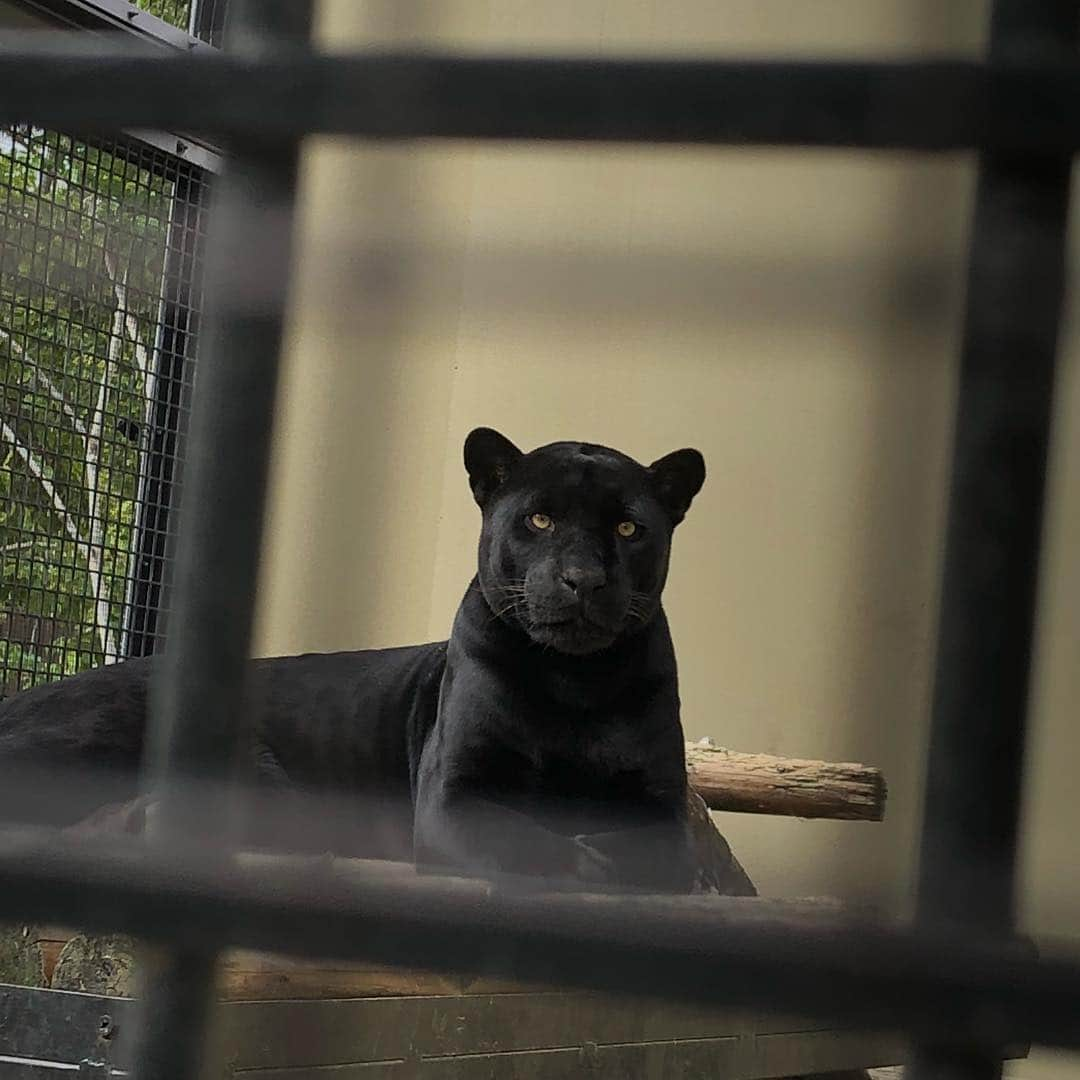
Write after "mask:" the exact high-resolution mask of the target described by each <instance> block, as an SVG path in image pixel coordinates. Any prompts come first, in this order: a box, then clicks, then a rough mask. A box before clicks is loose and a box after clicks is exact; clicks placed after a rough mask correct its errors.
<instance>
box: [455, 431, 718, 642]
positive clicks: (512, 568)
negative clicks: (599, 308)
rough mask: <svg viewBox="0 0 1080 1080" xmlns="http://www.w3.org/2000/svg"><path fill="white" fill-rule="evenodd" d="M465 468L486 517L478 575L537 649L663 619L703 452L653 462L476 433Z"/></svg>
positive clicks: (607, 636)
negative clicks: (525, 447)
mask: <svg viewBox="0 0 1080 1080" xmlns="http://www.w3.org/2000/svg"><path fill="white" fill-rule="evenodd" d="M465 468H466V470H467V472H468V474H469V484H470V486H471V487H472V491H473V496H474V497H475V499H476V502H477V504H478V505H479V506H480V509H481V511H482V514H483V525H482V527H481V532H480V550H479V575H478V576H479V582H480V588H481V591H482V592H483V595H484V599H485V600H486V601H487V604H488V606H489V607H490V608H491V610H492V613H493V615H494V616H496V617H497V618H499V619H501V620H502V621H503V622H505V623H508V624H510V625H512V626H516V627H518V628H520V629H521V630H523V631H524V632H525V633H526V634H527V635H528V636H529V638H531V639H532V641H533V642H535V643H536V644H537V645H541V646H545V647H548V648H551V649H554V650H556V651H558V652H561V653H567V654H570V655H577V656H583V655H587V654H589V653H595V652H599V651H600V650H602V649H606V648H608V647H610V646H611V645H612V644H614V643H615V642H616V641H617V640H618V639H619V638H620V637H621V636H623V635H624V634H628V633H633V632H634V631H635V630H639V629H641V628H642V627H643V626H645V625H647V624H648V623H649V621H650V620H651V619H652V618H653V617H654V616H655V615H656V613H657V612H658V611H659V609H660V594H661V592H662V591H663V588H664V582H665V581H666V579H667V571H668V558H669V553H670V550H671V534H672V531H673V530H674V528H675V526H676V525H678V524H679V522H680V521H682V519H683V516H684V515H685V514H686V511H687V509H688V508H689V506H690V503H691V500H692V499H693V498H694V496H695V495H696V494H697V493H698V491H699V490H700V489H701V485H702V484H703V483H704V481H705V462H704V460H703V458H702V456H701V454H700V453H698V451H697V450H676V451H674V453H671V454H667V455H666V456H665V457H662V458H660V459H659V460H658V461H655V462H653V464H652V465H649V466H648V467H646V466H644V465H641V464H639V463H638V462H636V461H634V460H633V459H632V458H630V457H627V455H626V454H623V453H620V452H619V451H618V450H611V449H609V448H608V447H605V446H596V445H594V444H592V443H581V442H556V443H551V444H549V445H547V446H541V447H540V448H539V449H537V450H533V451H530V452H529V453H523V452H522V451H521V450H519V449H518V448H517V447H516V446H515V445H514V444H513V443H512V442H511V441H510V440H509V439H507V438H506V437H505V436H503V435H500V434H499V433H498V432H497V431H493V430H491V429H490V428H477V429H476V430H475V431H473V432H471V433H470V434H469V437H468V438H467V439H466V440H465Z"/></svg>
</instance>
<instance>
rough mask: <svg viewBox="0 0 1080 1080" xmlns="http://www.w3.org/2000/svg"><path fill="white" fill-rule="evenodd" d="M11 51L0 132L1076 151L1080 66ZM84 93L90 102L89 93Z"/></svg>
mask: <svg viewBox="0 0 1080 1080" xmlns="http://www.w3.org/2000/svg"><path fill="white" fill-rule="evenodd" d="M20 45H21V46H22V50H21V51H20V48H19V46H20ZM0 58H2V59H3V63H2V64H0V122H3V123H10V122H18V121H29V120H32V121H34V122H36V123H40V124H46V125H52V126H55V127H61V128H65V129H76V130H86V129H92V130H111V129H115V128H117V127H121V126H126V127H135V128H138V127H156V128H166V129H170V130H174V129H175V130H181V131H194V132H201V133H202V134H204V135H211V134H216V135H225V136H235V137H250V138H256V137H261V138H266V137H273V138H290V137H291V138H298V137H301V136H303V135H306V134H309V133H331V134H352V135H360V136H367V137H372V138H413V137H433V138H434V137H437V138H477V139H534V140H535V139H562V140H584V141H612V142H627V141H652V142H665V143H717V144H734V145H758V144H766V145H808V146H862V147H875V148H895V149H926V150H957V149H970V148H987V149H997V150H1014V151H1020V150H1060V151H1066V150H1068V151H1072V150H1074V149H1076V148H1077V146H1080V113H1078V112H1077V110H1076V109H1075V108H1074V107H1073V106H1074V104H1075V102H1076V101H1077V100H1078V98H1080V69H1078V68H1077V66H1076V65H1075V64H1073V63H1058V64H1047V65H1039V64H1034V63H1027V62H1015V63H1014V62H1009V63H994V64H981V63H976V62H966V61H946V62H930V61H925V62H906V61H905V62H850V61H844V62H835V63H834V62H828V63H826V62H777V61H760V62H753V61H675V60H615V59H612V60H594V59H569V58H520V57H519V58H505V57H497V56H487V57H485V56H468V55H454V56H447V55H442V56H439V55H429V54H410V53H401V54H387V53H368V54H360V55H353V56H319V55H312V54H303V53H297V54H296V55H293V56H291V57H286V56H267V57H264V58H262V59H261V60H253V59H249V58H245V57H237V56H233V57H227V56H217V55H214V56H182V55H172V54H169V55H163V54H160V53H154V54H153V55H151V56H148V55H145V54H142V55H140V54H138V53H137V52H136V53H133V52H132V51H131V49H128V50H126V51H125V50H122V49H114V50H113V51H111V52H103V51H101V50H99V49H90V48H88V47H86V46H82V47H81V48H80V47H78V46H76V45H68V46H67V47H64V48H61V47H59V46H57V44H56V43H55V42H48V43H45V44H44V45H43V44H42V43H41V42H38V43H37V44H36V45H33V44H32V43H31V42H28V41H26V40H23V41H22V42H17V41H14V40H9V41H8V42H6V43H5V46H4V48H3V49H2V50H0ZM91 85H92V86H93V87H94V93H93V94H86V93H84V92H83V91H84V89H85V87H87V86H91ZM132 86H138V87H139V93H138V94H132V93H131V87H132Z"/></svg>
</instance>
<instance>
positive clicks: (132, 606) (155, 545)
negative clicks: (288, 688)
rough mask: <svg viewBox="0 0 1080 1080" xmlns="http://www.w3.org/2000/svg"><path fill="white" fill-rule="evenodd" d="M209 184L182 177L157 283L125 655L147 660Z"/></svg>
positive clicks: (163, 562) (160, 598) (157, 605)
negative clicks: (159, 300)
mask: <svg viewBox="0 0 1080 1080" xmlns="http://www.w3.org/2000/svg"><path fill="white" fill-rule="evenodd" d="M205 203H206V182H205V180H204V178H203V177H201V176H200V175H198V174H197V173H193V172H192V171H191V170H188V169H182V170H180V172H179V174H178V176H177V180H176V191H175V192H174V194H173V203H172V213H171V216H170V222H169V238H168V243H167V244H166V258H165V267H164V275H163V281H162V293H163V300H164V302H163V304H162V313H161V322H160V326H159V335H158V340H157V341H156V342H155V347H154V351H153V354H152V357H151V362H152V363H153V364H155V365H156V371H155V378H154V400H153V404H152V406H151V409H150V413H149V415H150V419H151V421H152V423H151V425H150V430H149V431H147V432H145V433H144V438H145V439H146V440H147V452H146V454H145V455H144V461H143V462H142V463H141V468H140V477H139V488H138V492H139V498H138V520H137V522H136V536H137V540H136V544H135V552H134V555H133V558H134V567H133V572H132V575H131V578H132V580H131V590H130V603H129V604H128V605H125V626H124V645H123V649H122V650H121V651H122V652H123V654H124V655H125V656H149V655H150V654H151V653H153V652H154V651H155V650H156V645H157V643H158V641H159V639H160V638H162V637H163V634H162V633H161V630H160V629H159V625H158V624H159V621H160V616H161V609H162V606H163V602H164V599H165V586H166V574H167V570H168V559H167V554H168V553H167V550H166V540H167V537H168V535H169V519H170V515H171V511H172V508H173V502H174V491H175V490H176V480H177V477H176V476H175V475H174V474H175V472H176V470H177V467H178V462H177V444H178V440H179V432H180V428H181V424H182V416H181V392H182V388H183V386H184V384H185V382H188V381H190V371H191V367H192V364H193V362H194V358H195V341H194V333H193V332H194V330H195V327H194V325H193V323H194V321H195V312H196V305H195V297H194V295H193V294H194V293H196V292H197V290H198V276H199V270H198V263H199V260H200V258H201V252H200V250H199V248H200V247H201V246H202V234H203V230H202V228H201V227H200V226H201V222H202V219H203V217H204V215H205V214H206V205H205Z"/></svg>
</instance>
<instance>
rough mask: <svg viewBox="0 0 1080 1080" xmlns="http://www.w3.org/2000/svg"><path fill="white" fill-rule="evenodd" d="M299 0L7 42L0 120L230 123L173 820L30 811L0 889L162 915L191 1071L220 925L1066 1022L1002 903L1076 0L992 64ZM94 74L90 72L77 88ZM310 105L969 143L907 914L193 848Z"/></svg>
mask: <svg viewBox="0 0 1080 1080" xmlns="http://www.w3.org/2000/svg"><path fill="white" fill-rule="evenodd" d="M310 11H311V4H310V2H309V0H257V2H253V0H239V2H238V3H237V4H236V11H235V16H236V19H235V23H234V24H233V26H232V27H231V30H230V32H231V33H233V34H234V35H235V37H234V39H233V41H234V46H235V48H236V52H235V54H234V55H233V56H232V58H231V59H217V58H203V57H198V56H192V57H182V58H176V59H163V58H152V59H150V58H145V57H140V56H132V55H130V54H124V53H121V52H119V51H115V50H106V49H100V48H96V49H94V50H89V51H87V50H84V51H82V52H81V53H76V52H74V51H71V50H68V51H66V52H61V51H55V50H53V51H50V50H41V49H40V48H39V49H37V50H36V51H35V52H34V53H33V54H32V55H31V54H29V53H23V54H20V53H19V52H16V51H13V50H11V49H9V50H7V51H6V52H5V53H4V61H3V64H2V66H0V120H12V119H20V120H26V119H33V120H35V121H37V122H39V123H47V124H51V125H58V126H63V127H67V128H72V127H74V128H77V129H94V128H105V129H116V128H118V127H120V126H122V125H133V126H139V125H144V124H147V123H149V122H151V121H152V122H153V123H155V124H164V125H166V126H170V127H176V128H178V129H181V130H194V131H203V132H212V133H214V134H216V135H219V136H222V137H228V138H229V139H231V140H232V147H233V150H234V157H233V160H232V165H231V168H230V170H229V172H228V173H227V182H226V184H225V185H224V186H223V191H222V193H221V200H220V206H219V211H220V216H219V217H218V219H217V226H216V229H217V232H216V236H213V237H212V240H213V242H214V245H215V247H216V249H217V252H218V261H217V264H216V269H214V268H211V273H213V274H214V275H215V276H214V277H213V279H212V281H211V282H208V294H209V295H211V296H212V297H213V300H214V302H215V304H216V312H215V315H214V317H213V319H212V320H211V327H210V332H209V335H208V348H207V349H206V350H205V351H204V354H203V356H204V375H205V378H204V379H203V381H202V384H201V386H200V389H199V397H198V401H197V403H196V405H197V407H196V410H195V414H194V419H193V433H192V439H191V448H190V455H189V475H188V479H187V482H186V491H185V499H184V504H185V506H186V508H187V509H186V513H185V516H184V519H183V522H182V532H181V544H180V550H179V573H178V581H177V589H176V613H175V622H174V623H173V624H172V625H171V627H170V634H171V643H172V644H171V648H170V651H169V654H168V666H167V668H166V670H165V671H164V672H163V674H162V677H161V681H160V683H159V684H158V686H157V688H156V692H155V695H154V702H153V710H152V724H151V739H150V744H151V754H150V760H151V775H152V776H153V777H155V778H156V779H157V780H159V781H162V782H164V783H165V784H166V791H167V792H168V796H167V798H166V800H165V803H164V806H163V811H162V816H163V821H162V831H163V833H164V835H165V836H166V837H168V838H170V839H171V841H172V847H171V849H170V853H169V856H168V858H166V857H165V855H164V853H158V852H155V851H150V852H146V851H142V850H132V851H120V850H117V849H115V848H112V849H109V850H104V849H102V848H100V847H95V848H90V847H83V848H81V849H77V848H74V847H72V846H70V845H66V846H65V845H63V844H61V843H60V842H59V841H56V840H55V839H48V838H45V837H43V836H41V835H39V834H36V833H30V834H23V835H22V836H21V838H20V839H18V840H15V841H12V842H11V843H9V844H7V845H6V846H0V877H2V879H3V880H4V883H5V887H4V889H3V890H2V891H0V912H2V913H3V914H4V915H5V916H16V917H24V918H30V917H33V918H36V919H41V918H45V917H48V918H55V919H68V920H70V919H74V918H78V919H79V920H80V921H81V922H82V923H83V924H92V925H94V926H95V927H99V928H102V929H105V928H124V929H128V930H131V931H134V932H137V933H139V934H143V935H145V936H147V937H150V938H154V939H157V940H160V941H167V942H171V943H172V944H173V950H172V952H171V954H170V955H171V960H170V961H169V962H168V963H167V964H166V965H165V966H164V968H163V969H162V970H161V972H160V973H159V977H158V978H157V979H156V980H155V981H154V982H153V983H152V984H151V985H150V986H149V988H148V992H147V994H146V995H145V1000H146V1002H147V1004H146V1006H145V1009H144V1017H145V1020H144V1025H143V1032H144V1040H143V1043H142V1049H141V1052H140V1055H139V1057H138V1059H137V1060H138V1066H137V1072H139V1073H140V1074H141V1075H144V1076H149V1075H153V1076H155V1077H174V1076H175V1077H181V1076H189V1075H193V1070H194V1069H195V1068H196V1060H197V1053H196V1051H197V1045H198V1040H197V1038H196V1036H197V1034H198V1033H199V1032H201V1031H203V1030H204V1028H205V1020H206V1010H207V1000H208V993H209V984H210V975H211V971H212V960H213V956H214V951H215V950H216V949H217V948H220V947H222V946H223V945H224V944H226V943H236V944H247V945H254V946H263V947H266V946H269V945H272V946H273V947H274V948H276V949H278V950H281V949H288V950H291V951H295V952H297V953H310V954H317V953H326V952H332V953H334V954H335V955H341V953H342V952H351V953H352V954H354V955H357V956H365V957H369V958H373V959H376V958H377V959H380V960H383V961H386V962H393V963H401V964H413V963H421V964H423V965H425V966H428V967H436V968H441V967H448V966H468V965H470V964H475V963H477V962H478V957H482V958H483V961H484V962H485V963H486V964H488V966H489V967H494V968H501V969H502V970H504V971H514V972H517V973H519V974H525V975H536V974H542V975H545V976H548V977H556V978H558V979H560V980H562V981H564V982H567V983H571V984H575V983H576V984H579V985H587V986H605V987H617V988H618V989H620V990H622V991H625V992H641V993H658V992H659V993H665V994H672V995H675V996H681V997H684V998H685V997H693V998H695V999H710V1000H715V1001H718V1002H719V1001H723V1002H729V1003H751V1002H752V1003H754V1004H756V1005H759V1006H765V1007H773V1008H794V1009H797V1010H799V1011H801V1012H806V1013H816V1014H819V1015H820V1014H822V1013H827V1014H829V1015H832V1016H834V1017H838V1018H843V1019H847V1020H854V1021H857V1022H861V1023H873V1024H884V1025H887V1026H889V1027H897V1026H899V1027H903V1028H905V1029H907V1030H910V1031H912V1032H913V1033H915V1034H917V1035H919V1036H922V1037H923V1038H925V1039H927V1040H929V1042H928V1044H927V1049H925V1050H924V1052H923V1054H922V1057H921V1065H920V1075H921V1076H925V1077H928V1076H929V1075H931V1074H934V1075H940V1074H947V1075H956V1076H958V1077H971V1078H972V1080H974V1078H975V1077H990V1076H994V1075H996V1074H997V1073H998V1072H999V1071H1000V1057H1001V1046H1002V1043H1003V1042H1004V1041H1005V1040H1007V1039H1021V1040H1022V1039H1026V1038H1031V1039H1034V1040H1036V1041H1045V1042H1050V1043H1055V1044H1057V1045H1062V1046H1077V1045H1080V1022H1078V1020H1077V1017H1078V1016H1080V958H1077V957H1076V955H1075V954H1074V955H1072V956H1071V957H1070V956H1069V955H1068V954H1066V953H1062V955H1061V956H1058V957H1054V958H1048V957H1043V958H1038V957H1036V956H1034V955H1032V954H1031V953H1030V952H1029V951H1027V950H1024V949H1022V948H1020V947H1018V946H1017V944H1016V943H1015V942H1014V941H1013V940H1012V925H1011V924H1012V899H1011V898H1012V892H1013V888H1014V882H1013V862H1014V857H1015V855H1014V853H1015V845H1016V831H1017V830H1016V819H1017V807H1018V805H1019V789H1020V762H1021V757H1022V754H1021V751H1022V748H1023V745H1024V723H1023V722H1024V713H1025V709H1026V695H1027V680H1028V670H1029V661H1030V653H1031V633H1032V622H1033V609H1034V596H1035V583H1036V569H1037V566H1038V547H1039V537H1040V523H1041V520H1042V502H1043V488H1044V473H1045V457H1046V447H1047V439H1048V430H1049V422H1050V405H1051V401H1052V392H1053V382H1054V359H1055V352H1056V339H1057V333H1058V322H1059V317H1060V307H1061V295H1062V290H1063V277H1064V274H1063V235H1064V225H1065V214H1066V210H1067V203H1068V192H1067V181H1068V176H1069V171H1070V166H1071V155H1072V153H1073V152H1074V151H1075V150H1077V149H1078V148H1080V111H1077V110H1076V109H1075V102H1076V100H1077V99H1078V98H1077V94H1078V91H1080V67H1078V66H1077V64H1076V55H1075V45H1076V28H1077V5H1076V4H1075V3H1074V2H1071V0H1070V2H1065V0H997V3H996V4H995V8H994V21H993V27H992V34H991V41H992V45H991V50H990V56H989V58H988V60H987V62H986V63H984V64H967V63H944V64H906V63H905V64H889V63H864V64H853V63H845V64H824V63H823V64H785V63H770V62H763V63H758V64H746V63H729V62H715V63H696V62H695V63H689V62H686V63H684V62H675V61H672V62H654V61H633V62H624V61H608V62H600V61H585V60H574V61H569V60H555V59H553V60H532V59H528V60H526V59H498V58H475V57H474V58H468V57H454V56H432V55H426V56H415V55H413V56H388V55H379V56H367V57H365V56H355V57H342V58H333V59H331V58H327V57H319V56H315V55H312V54H310V53H307V52H305V51H303V44H304V39H305V38H306V36H307V31H308V27H309V25H310ZM89 80H92V82H93V85H94V87H95V93H94V95H93V96H92V97H91V96H88V95H79V94H73V93H71V92H70V86H71V85H72V84H73V83H76V84H78V85H86V84H87V82H88V81H89ZM133 85H138V86H139V87H140V93H139V94H137V95H134V94H131V93H130V88H131V87H132V86H133ZM311 131H322V132H327V131H333V132H346V133H351V134H354V135H365V136H373V137H383V138H400V137H412V136H435V137H438V136H453V137H474V138H498V139H575V140H580V141H597V140H620V141H631V142H637V141H642V142H644V141H651V142H697V143H717V144H720V143H724V144H742V145H748V144H760V143H784V144H789V145H837V146H841V145H842V146H853V147H886V146H887V147H898V148H929V149H954V148H959V147H967V148H973V149H977V150H979V151H980V152H981V155H982V156H981V159H980V160H981V164H980V172H979V186H978V196H977V206H976V213H975V221H974V231H973V237H972V245H971V260H970V275H969V288H968V298H967V313H966V325H965V335H964V346H963V360H962V370H961V387H960V397H959V412H958V418H957V430H956V442H955V451H954V470H953V481H952V492H951V496H950V507H949V525H948V538H947V554H946V561H945V575H944V586H943V600H942V610H941V616H940V635H939V649H938V667H937V675H936V691H935V700H934V713H933V725H932V739H931V742H932V753H931V759H930V770H929V786H928V793H927V799H926V815H925V823H924V839H923V849H922V863H921V871H920V889H919V912H918V915H919V918H918V921H917V924H916V925H915V926H914V927H912V928H907V929H896V928H893V929H889V928H883V927H877V926H873V925H854V924H852V925H840V926H823V925H817V926H815V925H813V924H807V925H806V926H804V927H795V926H791V925H776V924H770V923H768V922H763V923H760V924H738V923H737V922H732V921H730V920H725V919H724V918H722V917H719V916H718V915H717V914H716V910H718V909H713V910H710V909H707V908H700V907H697V908H695V907H694V905H692V904H686V905H681V906H680V905H678V904H676V905H674V906H672V905H671V904H670V903H669V904H667V905H664V904H661V903H659V902H656V901H648V900H632V899H626V898H623V899H620V900H619V901H618V902H616V903H612V904H609V905H607V906H605V908H604V909H603V914H602V916H601V917H598V915H597V908H596V902H595V901H587V900H584V899H582V898H574V897H564V898H560V899H559V900H557V901H556V900H553V899H551V898H547V899H539V898H536V897H529V896H516V895H504V896H488V897H486V898H483V899H478V898H477V897H476V895H474V894H462V893H461V892H460V891H456V890H455V888H454V887H453V886H452V885H451V884H450V883H448V882H440V881H437V880H436V881H420V882H417V881H415V880H412V881H410V880H406V879H403V878H395V877H392V876H389V877H388V876H384V875H381V874H379V873H378V872H376V871H375V870H373V872H372V873H371V875H370V877H367V878H364V879H362V880H356V879H354V880H352V881H351V882H350V883H349V885H348V887H346V885H345V884H343V883H342V882H341V881H338V880H336V879H335V878H333V876H332V875H331V874H330V873H329V871H326V872H324V873H320V872H319V871H318V868H317V867H316V866H310V865H307V866H304V867H302V868H299V869H295V870H294V871H292V872H290V871H289V870H288V869H287V868H285V867H282V866H278V867H277V868H276V869H274V870H273V871H271V870H269V869H267V868H266V867H262V868H259V867H255V868H248V869H246V870H244V869H242V868H239V867H237V866H236V865H234V864H233V863H232V862H230V860H229V858H228V851H227V846H226V845H222V848H221V850H220V851H218V852H216V853H215V854H212V855H211V856H210V857H207V856H206V854H205V853H202V854H197V853H195V852H193V851H191V850H189V849H188V848H187V846H186V843H185V839H184V838H185V837H187V836H190V835H191V830H192V829H194V830H195V831H196V834H198V833H200V832H201V833H202V834H204V835H210V836H214V835H218V834H219V832H220V830H219V828H218V827H217V823H218V822H220V820H222V819H223V816H224V814H225V811H226V809H227V805H228V803H227V790H228V789H227V787H226V786H225V785H222V787H221V789H220V791H221V794H220V795H219V796H217V797H215V798H213V799H203V800H201V801H199V802H198V804H195V805H193V804H191V803H189V802H187V801H185V800H184V799H183V798H182V792H183V784H182V782H183V780H184V778H186V777H192V776H208V777H211V778H217V779H219V780H225V779H227V777H228V772H229V766H230V762H231V758H232V755H233V752H234V750H235V748H236V745H237V739H238V737H239V732H238V729H237V725H236V723H235V717H236V715H237V714H238V713H239V705H240V679H241V667H242V662H243V659H244V657H245V656H246V653H247V646H248V641H249V634H250V622H251V606H252V589H253V585H254V567H255V561H256V555H257V549H258V543H259V532H260V529H259V526H260V522H261V516H262V508H263V487H264V483H263V482H264V477H265V467H266V450H267V443H268V432H269V428H270V420H271V412H272V402H273V396H274V389H275V372H276V362H277V356H278V351H279V346H280V337H281V312H282V307H283V303H284V300H285V294H286V286H287V281H286V271H285V270H284V269H282V272H281V274H280V276H275V277H271V278H270V279H269V280H268V279H267V277H266V269H267V266H268V265H277V266H281V267H282V268H284V267H286V266H287V264H288V253H289V235H288V234H289V230H290V222H291V208H292V201H293V199H292V194H293V186H294V182H295V167H296V150H297V146H298V141H299V140H300V139H301V138H302V137H303V136H304V135H305V134H306V133H308V132H311ZM271 209H272V210H274V211H275V212H274V213H269V214H268V213H267V211H268V210H271ZM260 215H261V216H260ZM268 222H269V223H271V226H270V231H271V234H272V235H271V236H270V238H269V241H268V240H267V236H266V235H265V234H266V231H267V224H266V223H268ZM256 223H260V224H261V225H262V229H261V230H257V224H256ZM275 230H276V231H275ZM256 231H259V234H260V243H258V244H249V241H250V239H251V237H252V236H253V235H254V234H255V232H256ZM268 242H269V243H271V244H272V250H273V252H274V254H275V256H277V257H278V258H276V259H275V260H272V261H271V262H270V263H268V261H267V259H266V253H267V243H268ZM1033 297H1037V300H1033ZM240 444H244V445H245V447H246V449H245V452H244V453H238V452H236V449H235V448H236V447H237V446H238V445H240ZM226 598H227V599H226ZM958 748H962V753H957V752H956V751H957V750H958ZM208 823H209V824H212V825H213V826H214V827H212V828H208ZM961 922H964V923H967V924H969V925H967V926H966V927H964V926H962V925H961ZM493 945H496V946H498V947H499V949H498V951H497V952H493V949H492V946H493Z"/></svg>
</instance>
